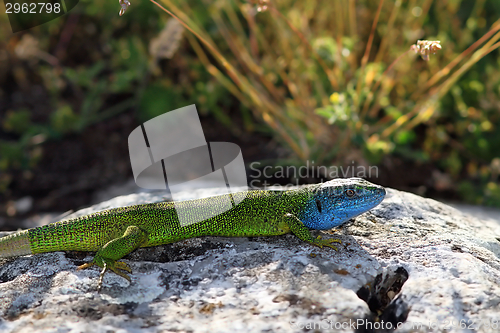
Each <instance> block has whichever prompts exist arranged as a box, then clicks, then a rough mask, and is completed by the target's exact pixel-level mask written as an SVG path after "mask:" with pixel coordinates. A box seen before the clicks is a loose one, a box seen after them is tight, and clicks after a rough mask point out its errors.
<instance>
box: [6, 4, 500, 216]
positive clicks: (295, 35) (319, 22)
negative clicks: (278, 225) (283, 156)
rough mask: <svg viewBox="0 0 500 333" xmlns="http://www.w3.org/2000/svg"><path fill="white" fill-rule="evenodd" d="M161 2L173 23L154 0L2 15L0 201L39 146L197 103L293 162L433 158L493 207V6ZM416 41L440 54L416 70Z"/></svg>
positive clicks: (444, 175)
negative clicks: (239, 122)
mask: <svg viewBox="0 0 500 333" xmlns="http://www.w3.org/2000/svg"><path fill="white" fill-rule="evenodd" d="M159 3H160V4H161V5H163V6H164V9H166V10H168V11H170V12H171V13H173V14H174V15H175V16H176V17H177V18H178V20H177V21H176V20H174V19H172V18H171V16H170V15H169V14H167V13H165V12H163V11H161V10H160V9H159V8H158V7H157V6H155V5H154V4H153V3H151V2H140V3H139V2H134V3H132V6H131V7H130V8H129V9H128V10H127V12H126V14H125V15H124V16H122V17H119V16H118V15H117V12H118V10H119V6H118V5H117V3H116V2H115V1H102V2H95V1H90V0H82V1H81V2H80V4H79V5H78V6H77V7H76V8H75V9H73V10H72V11H71V12H70V14H68V15H66V16H65V19H59V20H55V21H52V22H49V23H47V24H44V25H42V26H39V27H36V28H33V29H30V30H28V31H26V32H23V33H19V34H15V35H13V34H11V33H10V31H9V29H10V28H9V26H8V21H7V18H6V17H1V18H0V37H1V38H0V40H1V41H4V42H0V83H1V87H2V88H1V89H2V90H1V92H0V126H1V129H2V132H3V133H2V134H1V135H0V193H2V192H5V191H8V189H9V186H10V185H11V183H12V175H13V172H14V171H15V170H30V169H32V168H33V167H34V166H35V165H36V164H37V163H39V162H40V160H41V159H42V158H43V154H44V152H43V149H42V148H41V147H42V146H43V143H44V142H46V141H47V140H60V139H62V138H64V137H66V136H68V135H78V133H81V132H82V131H83V130H84V129H86V128H87V127H88V126H90V125H92V124H96V123H99V122H105V121H109V119H111V118H112V117H114V116H116V115H117V114H119V113H122V112H125V111H127V110H135V111H134V112H135V115H136V118H137V121H138V122H143V121H145V120H148V119H151V118H153V117H155V116H157V115H159V114H162V113H164V112H165V111H167V110H173V109H175V108H178V107H181V106H185V105H188V104H192V103H196V104H197V107H198V110H199V111H201V112H202V113H204V114H210V115H211V116H213V117H215V118H216V119H217V120H218V121H219V122H220V123H221V124H223V125H224V126H225V127H226V129H227V130H228V131H233V132H234V133H235V134H238V131H239V130H238V128H237V127H235V126H233V120H232V114H231V110H232V109H233V108H237V109H238V113H241V115H239V116H238V117H240V118H241V119H243V127H244V128H243V129H244V130H245V131H254V130H256V129H258V130H264V131H267V132H268V133H271V134H272V135H273V136H274V137H275V138H276V140H278V141H279V142H281V143H282V144H283V146H285V147H286V148H287V149H288V152H289V154H288V156H289V160H288V161H287V163H300V164H302V163H304V161H305V160H314V161H315V163H316V164H317V165H319V164H323V165H346V164H348V165H349V164H351V162H352V161H355V163H356V164H358V165H368V164H386V165H390V159H391V158H394V157H397V158H401V159H404V160H406V161H409V162H410V163H411V164H413V165H415V166H416V167H418V166H419V165H422V164H432V165H434V166H435V172H433V175H432V176H433V179H432V184H433V186H435V187H436V188H438V189H442V190H448V189H453V190H456V191H459V192H460V193H461V195H462V198H463V199H464V200H466V201H468V202H472V203H479V204H487V205H497V206H499V205H500V186H499V185H498V184H499V182H498V180H499V174H500V153H499V152H500V130H499V129H498V127H499V126H500V119H499V118H500V112H499V110H500V98H499V97H500V70H499V68H500V66H499V65H500V57H499V53H498V49H497V48H498V47H499V46H500V43H499V40H500V32H499V31H500V21H497V19H498V17H500V16H499V14H500V3H498V2H497V1H495V0H479V1H475V2H471V1H460V0H453V1H447V2H441V1H430V0H410V1H398V0H396V1H378V2H374V1H368V0H360V1H353V0H337V1H333V2H332V1H322V0H317V1H302V2H300V1H290V0H279V1H272V2H271V1H264V0H261V1H259V2H248V1H238V0H233V1H231V0H229V1H228V0H218V1H199V0H198V1H181V0H161V1H159ZM179 22H182V24H180V23H179ZM185 28H188V30H190V31H191V32H194V34H193V33H191V32H188V31H185V30H184V29H185ZM419 39H425V40H437V41H440V42H441V46H442V49H441V50H440V51H438V52H437V53H436V54H431V55H430V57H429V59H428V61H425V60H424V59H423V57H420V56H419V55H418V54H416V53H415V52H413V51H412V50H411V46H412V45H414V44H416V42H417V40H419ZM230 96H232V97H230ZM42 101H43V102H42ZM261 124H265V125H266V128H267V129H265V128H263V127H262V125H261ZM409 172H410V171H409ZM426 185H429V184H426Z"/></svg>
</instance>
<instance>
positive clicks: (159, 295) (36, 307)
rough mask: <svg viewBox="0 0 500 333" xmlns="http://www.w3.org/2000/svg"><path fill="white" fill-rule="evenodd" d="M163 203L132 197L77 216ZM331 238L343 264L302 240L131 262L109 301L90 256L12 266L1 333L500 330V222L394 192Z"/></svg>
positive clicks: (5, 280) (199, 243) (228, 245)
mask: <svg viewBox="0 0 500 333" xmlns="http://www.w3.org/2000/svg"><path fill="white" fill-rule="evenodd" d="M210 193H212V192H210ZM202 194H205V195H206V192H204V193H202V192H189V194H187V196H191V197H197V196H199V195H202ZM214 194H215V193H214ZM163 199H164V198H163V197H162V196H161V195H156V194H154V193H150V194H148V193H141V194H140V195H128V196H124V197H117V198H115V199H112V200H110V201H107V202H104V203H102V204H99V205H96V206H93V207H92V208H89V209H85V210H82V211H79V212H77V213H76V214H75V215H82V214H87V213H90V212H93V211H97V210H102V209H107V208H111V207H116V206H122V205H130V204H136V203H145V202H154V201H161V200H163ZM314 233H315V234H320V233H321V232H314ZM329 233H332V234H335V237H337V238H340V239H341V240H342V244H341V245H340V246H339V251H338V252H335V251H333V250H331V249H319V248H315V247H312V246H310V245H308V244H306V243H304V242H302V241H300V240H299V239H298V238H297V237H295V236H293V235H286V236H279V237H257V238H222V237H205V238H197V239H191V240H186V241H182V242H178V243H175V244H169V245H165V246H160V247H156V248H148V249H140V250H138V251H135V252H134V253H133V254H131V255H129V256H128V257H126V259H125V261H126V262H127V263H128V264H130V266H131V267H132V269H133V274H132V283H131V284H129V283H128V282H127V281H126V280H124V279H123V278H121V277H119V276H116V275H114V274H107V275H106V277H105V279H104V287H103V290H102V291H101V292H100V293H98V292H96V285H97V280H98V276H99V271H98V269H97V268H92V269H87V270H83V271H76V266H77V265H80V264H82V263H84V262H86V261H89V260H90V259H91V258H92V257H91V255H89V254H87V253H83V254H82V253H77V252H68V253H63V252H57V253H49V254H43V255H33V256H25V257H20V258H14V259H2V260H1V261H0V318H1V319H0V331H1V332H95V333H97V332H172V331H173V332H235V331H242V332H304V331H306V332H308V331H311V332H314V331H319V332H372V331H375V332H385V331H387V332H391V331H393V330H394V328H395V327H396V325H398V323H399V325H400V327H399V328H398V329H396V332H428V331H434V332H493V331H499V330H500V322H499V321H500V287H499V286H500V272H499V270H500V259H499V258H500V226H499V224H497V223H496V222H494V221H493V220H481V219H478V218H477V217H474V216H470V215H466V214H464V213H462V212H460V211H458V210H456V209H454V208H451V207H450V206H447V205H444V204H442V203H439V202H437V201H434V200H430V199H424V198H421V197H418V196H416V195H412V194H409V193H405V192H399V191H396V190H391V189H389V190H388V197H387V198H386V199H385V200H384V201H383V202H382V204H381V205H379V206H378V207H376V208H375V209H373V210H371V211H370V212H368V213H365V214H363V215H361V216H359V217H357V218H356V219H355V220H354V221H352V222H351V223H349V224H348V225H346V226H344V227H343V228H342V229H341V230H340V231H336V232H329ZM323 237H325V238H326V237H334V236H332V235H329V234H324V233H323ZM495 325H496V326H495ZM371 328H373V329H371ZM391 328H392V329H391Z"/></svg>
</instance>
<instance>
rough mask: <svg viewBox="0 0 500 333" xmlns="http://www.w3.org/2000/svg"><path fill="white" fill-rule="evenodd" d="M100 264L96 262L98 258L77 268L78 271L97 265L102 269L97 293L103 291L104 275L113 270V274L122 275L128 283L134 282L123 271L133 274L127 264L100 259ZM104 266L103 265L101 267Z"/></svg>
mask: <svg viewBox="0 0 500 333" xmlns="http://www.w3.org/2000/svg"><path fill="white" fill-rule="evenodd" d="M99 259H100V260H98V261H99V262H96V258H94V260H93V261H92V262H89V263H86V264H83V265H80V266H78V267H77V270H81V269H85V268H89V267H92V266H94V265H97V266H99V267H102V271H101V274H99V282H98V283H97V291H101V288H102V281H103V279H104V274H105V273H106V272H107V271H108V270H111V271H113V273H115V274H117V275H120V276H121V277H122V278H124V279H126V280H127V281H128V282H132V280H131V279H130V276H128V275H127V273H124V272H122V271H126V272H129V273H132V269H131V268H130V267H129V265H127V264H126V263H124V262H122V261H116V260H112V259H106V258H99ZM101 264H102V265H101Z"/></svg>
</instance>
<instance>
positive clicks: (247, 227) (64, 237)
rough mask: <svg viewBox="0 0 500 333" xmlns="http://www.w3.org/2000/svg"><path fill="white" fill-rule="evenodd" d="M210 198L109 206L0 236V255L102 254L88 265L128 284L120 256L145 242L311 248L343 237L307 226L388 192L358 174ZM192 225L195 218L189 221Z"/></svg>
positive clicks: (337, 221) (333, 222) (350, 213)
mask: <svg viewBox="0 0 500 333" xmlns="http://www.w3.org/2000/svg"><path fill="white" fill-rule="evenodd" d="M238 194H244V195H245V198H244V199H243V200H242V201H241V202H240V203H239V204H237V205H235V206H234V207H233V208H231V209H229V210H227V211H226V212H224V213H221V214H218V215H216V216H214V217H212V218H209V219H206V220H202V221H201V222H196V223H191V224H187V225H184V224H183V225H181V223H180V222H179V218H178V215H177V210H178V209H183V210H184V211H188V212H189V213H190V214H188V219H189V218H191V219H192V221H199V218H197V216H198V215H199V213H200V212H207V211H210V210H211V209H213V207H214V199H215V202H216V203H217V202H219V201H220V202H222V201H223V200H227V199H228V198H227V197H225V196H227V195H229V196H236V195H238ZM227 195H220V196H216V197H212V198H211V200H210V201H208V200H206V199H196V200H188V201H179V202H175V205H174V203H173V202H161V203H152V204H144V205H136V206H129V207H122V208H115V209H109V210H104V211H101V212H97V213H93V214H89V215H86V216H81V217H77V218H73V219H68V220H64V221H60V222H56V223H51V224H48V225H45V226H42V227H37V228H33V229H28V230H24V231H20V232H17V233H14V234H12V235H9V236H6V237H3V238H0V257H13V256H20V255H26V254H36V253H45V252H54V251H97V253H96V255H95V257H94V259H93V260H92V262H90V263H86V264H83V265H81V266H79V267H78V268H79V269H83V268H87V267H90V266H93V265H97V266H99V267H101V268H102V271H101V274H100V277H99V284H98V286H99V289H100V287H101V285H102V279H103V276H104V274H105V272H106V271H107V270H112V271H113V272H115V273H116V274H118V275H120V276H122V277H124V278H125V279H127V280H129V281H130V277H129V276H128V275H127V274H126V273H125V272H129V273H130V272H131V269H130V268H129V266H128V265H127V264H125V263H124V262H121V261H117V260H119V259H121V258H122V257H124V256H125V255H127V254H128V253H130V252H132V251H134V250H135V249H137V248H139V247H149V246H157V245H161V244H168V243H173V242H177V241H180V240H183V239H188V238H193V237H199V236H229V237H245V236H273V235H283V234H286V233H290V232H291V233H293V234H295V235H296V236H297V237H298V238H300V239H301V240H303V241H305V242H308V243H310V244H312V245H316V246H319V247H320V248H321V247H323V246H328V247H331V248H333V249H335V250H336V247H335V246H333V245H332V244H331V243H334V242H337V243H340V240H338V239H325V240H323V239H321V237H320V236H318V237H317V238H314V237H313V236H312V235H311V233H310V232H309V229H318V230H326V229H331V228H334V227H337V226H339V225H341V224H342V223H344V222H346V221H348V220H349V219H351V218H353V217H355V216H357V215H359V214H361V213H364V212H366V211H367V210H369V209H371V208H373V207H375V206H376V205H378V204H379V203H380V202H381V201H382V200H383V199H384V197H385V189H384V188H383V187H381V186H378V185H375V184H372V183H370V182H368V181H366V180H363V179H359V178H349V179H335V180H331V181H328V182H326V183H322V184H315V185H309V186H305V187H302V188H299V189H293V190H287V191H275V190H254V191H248V192H244V193H243V192H242V193H234V194H227ZM188 222H189V221H188Z"/></svg>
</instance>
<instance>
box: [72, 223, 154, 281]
mask: <svg viewBox="0 0 500 333" xmlns="http://www.w3.org/2000/svg"><path fill="white" fill-rule="evenodd" d="M147 239H148V234H147V233H146V232H145V231H144V230H142V229H140V228H139V227H137V226H129V227H128V228H127V230H125V232H124V233H123V235H122V236H121V237H118V238H115V239H113V240H111V241H109V242H108V243H106V244H105V245H104V246H103V247H102V248H101V249H100V250H99V251H97V253H96V255H95V257H94V260H92V262H90V263H86V264H83V265H81V266H78V269H85V268H88V267H91V266H93V265H97V266H99V267H101V268H102V271H101V274H100V276H99V283H98V290H100V289H101V286H102V280H103V277H104V274H105V273H106V271H108V269H110V270H112V271H113V272H114V273H116V274H118V275H120V276H121V277H123V278H125V279H127V280H128V281H130V277H129V276H128V275H127V274H126V273H124V272H122V271H127V272H129V273H131V272H132V270H131V269H130V267H129V266H128V265H127V264H126V263H124V262H121V261H117V260H119V259H121V258H123V257H124V256H126V255H127V254H129V253H130V252H132V251H134V250H135V249H137V248H139V247H140V246H141V245H142V244H143V243H144V242H146V241H147Z"/></svg>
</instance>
